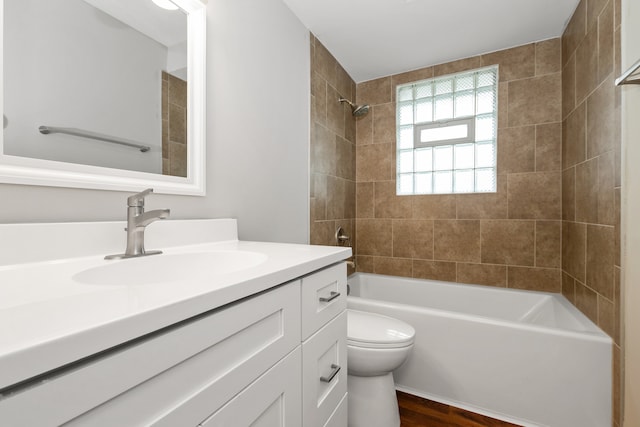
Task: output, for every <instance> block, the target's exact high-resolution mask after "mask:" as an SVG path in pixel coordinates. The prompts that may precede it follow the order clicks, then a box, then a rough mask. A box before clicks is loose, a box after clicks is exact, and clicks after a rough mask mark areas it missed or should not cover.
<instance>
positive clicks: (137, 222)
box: [104, 188, 170, 259]
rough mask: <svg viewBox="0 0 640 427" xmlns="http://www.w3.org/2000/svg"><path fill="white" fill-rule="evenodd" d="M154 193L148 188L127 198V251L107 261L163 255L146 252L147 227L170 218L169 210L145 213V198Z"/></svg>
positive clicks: (111, 256) (158, 252)
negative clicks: (145, 233) (145, 236)
mask: <svg viewBox="0 0 640 427" xmlns="http://www.w3.org/2000/svg"><path fill="white" fill-rule="evenodd" d="M149 193H153V188H147V189H146V190H144V191H143V192H141V193H138V194H134V195H133V196H129V197H128V198H127V228H126V229H125V230H126V232H127V249H126V250H125V252H124V253H123V254H117V255H107V256H106V257H104V258H105V259H121V258H134V257H140V256H146V255H156V254H161V253H162V251H145V249H144V230H145V228H146V226H147V225H149V224H151V223H152V222H154V221H157V220H159V219H165V218H168V217H169V213H170V210H169V209H157V210H153V211H149V212H145V211H144V198H145V196H147V195H148V194H149Z"/></svg>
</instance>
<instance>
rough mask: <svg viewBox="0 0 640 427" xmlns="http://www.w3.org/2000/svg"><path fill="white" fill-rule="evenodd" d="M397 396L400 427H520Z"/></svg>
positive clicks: (405, 396) (461, 410)
mask: <svg viewBox="0 0 640 427" xmlns="http://www.w3.org/2000/svg"><path fill="white" fill-rule="evenodd" d="M397 395H398V406H399V407H400V420H401V425H400V427H520V426H518V425H516V424H511V423H507V422H505V421H500V420H496V419H495V418H489V417H485V416H484V415H479V414H475V413H473V412H468V411H465V410H463V409H459V408H454V407H453V406H449V405H444V404H442V403H438V402H434V401H432V400H427V399H423V398H421V397H417V396H413V395H411V394H407V393H403V392H401V391H398V392H397Z"/></svg>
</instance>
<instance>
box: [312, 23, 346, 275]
mask: <svg viewBox="0 0 640 427" xmlns="http://www.w3.org/2000/svg"><path fill="white" fill-rule="evenodd" d="M355 93H356V84H355V83H354V81H353V80H352V79H351V77H349V75H348V74H347V72H346V71H345V70H344V69H343V68H342V66H340V64H338V61H336V59H335V58H334V57H333V56H332V55H331V53H329V51H328V50H327V49H326V48H325V47H324V46H323V45H322V43H320V42H319V41H318V40H317V39H316V38H315V37H314V36H313V35H311V165H310V169H311V209H310V211H311V224H310V230H311V239H310V242H311V244H317V245H335V244H336V240H335V237H334V236H335V232H336V229H337V228H338V227H340V226H341V227H343V229H344V231H345V233H346V234H347V235H348V236H350V237H351V239H352V244H353V243H354V242H355V236H354V235H353V234H354V230H355V228H354V222H355V216H356V182H355V152H356V150H355V142H356V123H355V121H354V118H353V116H352V115H351V108H350V107H349V106H348V105H347V104H345V103H339V102H338V99H339V98H340V97H344V98H347V99H349V100H352V101H353V100H354V99H355ZM352 272H353V270H352V269H349V273H352Z"/></svg>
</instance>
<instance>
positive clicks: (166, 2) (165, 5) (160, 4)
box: [151, 0, 178, 10]
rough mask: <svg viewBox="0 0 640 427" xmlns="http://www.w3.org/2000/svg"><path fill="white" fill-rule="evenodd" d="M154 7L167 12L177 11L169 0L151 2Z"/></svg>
mask: <svg viewBox="0 0 640 427" xmlns="http://www.w3.org/2000/svg"><path fill="white" fill-rule="evenodd" d="M151 1H153V2H154V3H155V4H156V6H158V7H161V8H163V9H167V10H178V6H176V5H175V4H173V3H172V2H171V1H170V0H151Z"/></svg>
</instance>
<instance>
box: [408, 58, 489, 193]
mask: <svg viewBox="0 0 640 427" xmlns="http://www.w3.org/2000/svg"><path fill="white" fill-rule="evenodd" d="M396 95H397V96H396V100H397V106H396V115H397V120H396V123H397V138H396V141H397V143H396V150H397V156H396V159H397V164H396V178H397V180H396V182H397V189H396V192H397V194H399V195H404V194H447V193H481V192H495V191H496V151H497V143H496V127H497V122H498V67H497V66H494V67H488V68H482V69H479V70H474V71H465V72H463V73H458V74H452V75H448V76H443V77H437V78H434V79H429V80H422V81H419V82H413V83H408V84H404V85H400V86H398V87H397V88H396Z"/></svg>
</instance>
